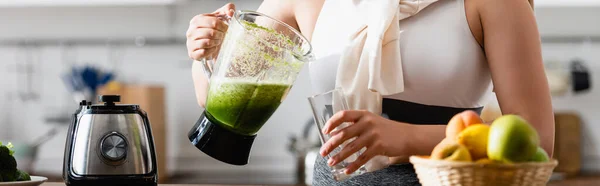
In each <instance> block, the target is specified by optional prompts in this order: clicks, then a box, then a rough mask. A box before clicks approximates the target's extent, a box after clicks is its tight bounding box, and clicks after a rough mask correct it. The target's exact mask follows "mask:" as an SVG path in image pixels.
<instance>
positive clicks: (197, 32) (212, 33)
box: [187, 28, 225, 40]
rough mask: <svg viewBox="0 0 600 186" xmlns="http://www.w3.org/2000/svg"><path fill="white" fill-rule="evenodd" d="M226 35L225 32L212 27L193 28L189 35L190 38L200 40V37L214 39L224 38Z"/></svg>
mask: <svg viewBox="0 0 600 186" xmlns="http://www.w3.org/2000/svg"><path fill="white" fill-rule="evenodd" d="M223 37H225V32H223V31H219V30H216V29H212V28H196V29H193V30H192V31H191V32H190V34H189V36H188V37H187V38H188V40H200V39H214V40H223Z"/></svg>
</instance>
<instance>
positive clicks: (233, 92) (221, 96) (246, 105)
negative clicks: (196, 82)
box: [206, 79, 291, 135]
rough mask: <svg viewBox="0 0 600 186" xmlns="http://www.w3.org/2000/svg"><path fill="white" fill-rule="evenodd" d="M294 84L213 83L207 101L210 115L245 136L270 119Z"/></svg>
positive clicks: (233, 81)
mask: <svg viewBox="0 0 600 186" xmlns="http://www.w3.org/2000/svg"><path fill="white" fill-rule="evenodd" d="M290 87H291V85H289V84H283V83H256V82H248V81H243V80H223V79H221V80H217V81H214V82H211V86H210V88H209V92H208V99H207V100H206V111H207V112H208V117H209V118H211V119H212V120H213V121H214V120H216V121H217V122H218V124H219V125H221V126H223V127H225V128H227V129H230V130H231V131H233V132H236V133H238V134H242V135H254V134H256V133H257V132H258V130H259V129H260V128H261V127H262V126H263V125H264V124H265V123H266V122H267V120H269V118H270V117H271V115H273V113H274V112H275V110H277V107H279V104H281V102H282V101H283V98H284V97H285V96H286V94H287V93H288V91H289V89H290Z"/></svg>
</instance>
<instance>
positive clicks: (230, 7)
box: [213, 3, 235, 16]
mask: <svg viewBox="0 0 600 186" xmlns="http://www.w3.org/2000/svg"><path fill="white" fill-rule="evenodd" d="M233 11H235V4H233V3H227V4H226V5H225V6H223V7H221V8H219V9H218V10H217V11H215V12H213V13H214V14H225V15H228V16H233Z"/></svg>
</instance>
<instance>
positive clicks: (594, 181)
mask: <svg viewBox="0 0 600 186" xmlns="http://www.w3.org/2000/svg"><path fill="white" fill-rule="evenodd" d="M64 185H65V184H64V183H60V182H48V183H44V184H42V186H64ZM598 185H600V175H598V176H583V177H577V178H571V179H566V180H562V181H553V182H550V183H548V186H598ZM160 186H227V185H220V184H219V185H216V184H160ZM231 186H233V185H231ZM236 186H240V185H236Z"/></svg>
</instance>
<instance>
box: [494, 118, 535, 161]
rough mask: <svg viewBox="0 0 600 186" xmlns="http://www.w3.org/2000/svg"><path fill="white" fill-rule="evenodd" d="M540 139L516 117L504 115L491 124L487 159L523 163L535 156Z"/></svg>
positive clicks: (528, 125) (524, 121) (526, 123)
mask: <svg viewBox="0 0 600 186" xmlns="http://www.w3.org/2000/svg"><path fill="white" fill-rule="evenodd" d="M539 143H540V138H539V136H538V134H537V131H536V130H535V128H533V127H532V126H531V125H530V124H529V123H528V122H527V121H526V120H525V119H523V118H522V117H520V116H518V115H512V114H509V115H504V116H501V117H499V118H497V119H496V120H494V122H493V123H492V125H491V127H490V134H489V136H488V146H487V155H488V158H489V159H491V160H495V161H501V162H508V163H514V162H524V161H528V160H530V159H531V157H533V155H535V153H536V151H537V148H538V146H539Z"/></svg>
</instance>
